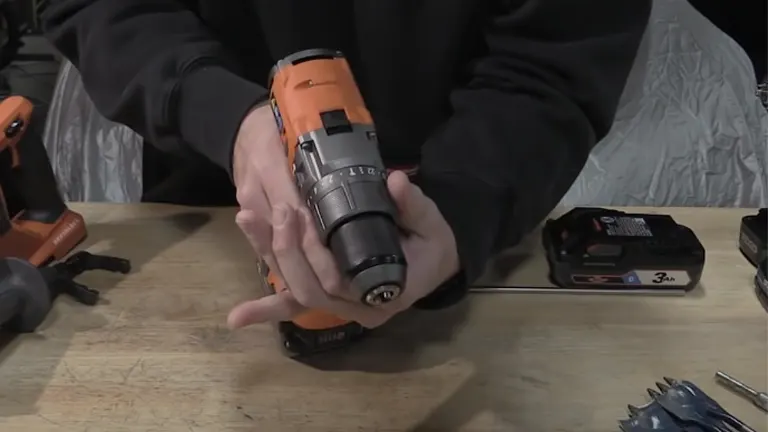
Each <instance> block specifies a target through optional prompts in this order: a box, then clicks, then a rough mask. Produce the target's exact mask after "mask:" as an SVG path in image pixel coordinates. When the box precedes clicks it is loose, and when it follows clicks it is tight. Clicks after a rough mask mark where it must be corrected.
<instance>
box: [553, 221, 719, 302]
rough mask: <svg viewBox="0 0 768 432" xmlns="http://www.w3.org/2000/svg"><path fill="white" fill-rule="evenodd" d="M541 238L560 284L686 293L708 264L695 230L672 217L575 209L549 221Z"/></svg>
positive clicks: (556, 279) (694, 284) (574, 287)
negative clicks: (705, 263)
mask: <svg viewBox="0 0 768 432" xmlns="http://www.w3.org/2000/svg"><path fill="white" fill-rule="evenodd" d="M542 239H543V243H544V247H545V250H546V252H547V260H548V261H549V268H550V278H551V279H552V282H553V283H555V284H556V285H558V286H560V287H562V288H569V289H579V288H581V289H585V290H590V291H593V290H598V291H599V290H602V289H604V290H606V291H616V290H619V291H632V290H637V291H648V290H653V291H681V292H685V291H690V290H691V289H693V288H694V287H695V286H696V285H697V284H698V282H699V280H700V279H701V273H702V270H703V268H704V261H705V252H704V247H703V246H702V245H701V242H700V241H699V239H698V238H697V237H696V234H695V233H694V232H693V231H692V230H691V229H689V228H687V227H685V226H683V225H680V224H678V223H677V222H675V221H674V219H673V218H672V217H671V216H668V215H657V214H629V213H625V212H622V211H618V210H609V209H603V208H575V209H573V210H571V211H570V212H568V213H566V214H565V215H563V216H561V217H560V218H557V219H551V220H548V221H547V222H546V224H545V226H544V231H543V235H542Z"/></svg>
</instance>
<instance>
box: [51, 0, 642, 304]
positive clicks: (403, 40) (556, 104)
mask: <svg viewBox="0 0 768 432" xmlns="http://www.w3.org/2000/svg"><path fill="white" fill-rule="evenodd" d="M650 10H651V0H624V1H621V0H332V1H318V0H314V1H309V0H306V1H301V0H198V1H195V0H54V1H52V2H51V3H50V6H49V7H48V9H47V11H46V13H45V14H44V24H45V26H46V31H47V35H48V37H49V38H50V40H51V41H52V42H53V44H54V45H55V46H56V47H57V48H58V49H59V50H60V51H61V53H62V54H63V55H64V56H65V57H66V58H67V59H69V60H70V61H71V62H72V63H73V64H74V65H75V66H76V67H77V69H78V70H79V71H80V73H81V75H82V78H83V82H84V85H85V88H86V90H87V91H88V93H89V95H90V97H91V99H92V100H93V102H94V104H95V106H96V107H97V108H98V110H99V111H100V112H101V113H102V114H103V115H104V116H105V117H106V118H108V119H111V120H113V121H116V122H118V123H122V124H125V125H127V126H128V127H130V128H132V129H133V130H135V131H136V132H137V133H139V134H140V135H142V136H143V137H144V139H145V142H146V143H149V144H151V145H153V146H154V147H155V148H157V149H159V150H160V152H162V153H166V154H173V155H180V156H181V158H180V159H172V160H174V161H176V162H173V163H172V164H171V166H166V167H163V168H158V167H157V166H155V167H148V166H146V165H145V184H144V187H145V198H147V197H148V196H152V198H151V199H150V198H147V199H149V200H153V201H166V202H179V203H188V202H187V201H188V200H185V199H184V198H183V197H184V196H187V195H195V196H200V194H201V191H203V190H208V191H209V192H210V191H212V192H211V195H213V196H218V197H221V196H226V197H230V199H231V197H234V194H233V190H234V187H233V186H232V184H231V181H230V176H231V163H232V162H231V159H232V147H233V142H234V138H235V136H236V133H237V130H238V127H239V125H240V122H241V121H242V119H243V117H244V116H245V114H246V113H247V112H248V111H249V109H250V108H252V107H253V106H254V105H256V104H258V103H261V102H262V101H264V100H265V99H266V98H267V96H268V91H267V89H266V88H265V85H266V80H267V78H268V74H269V70H270V68H271V67H272V65H273V64H274V63H275V62H276V61H277V60H279V59H281V58H283V57H285V56H287V55H289V54H292V53H295V52H297V51H300V50H303V49H310V48H329V49H336V50H340V51H342V52H343V53H344V54H345V55H346V56H347V58H348V60H349V62H350V64H351V66H352V69H353V72H354V74H355V78H356V80H357V81H358V85H359V86H360V89H361V91H362V94H363V97H364V99H365V102H366V104H367V105H368V108H369V110H370V111H371V114H372V115H373V118H374V121H375V122H376V127H377V133H378V137H379V140H380V145H381V152H382V156H383V157H384V160H385V162H386V163H387V164H389V165H391V166H398V165H410V164H418V165H419V166H420V171H419V176H418V179H417V182H418V184H419V185H420V186H421V187H422V189H423V190H424V192H425V193H426V194H427V196H429V197H430V198H431V199H432V200H434V201H435V203H436V204H437V206H438V208H439V209H440V211H441V212H442V214H443V216H444V217H445V219H446V220H447V222H448V223H449V225H450V226H451V227H452V229H453V232H454V235H455V237H456V241H457V245H458V252H459V256H460V260H461V266H462V272H461V275H460V277H459V279H460V280H462V283H458V284H454V286H461V287H466V285H467V284H468V283H470V282H472V281H474V280H475V279H476V278H477V277H478V276H479V275H480V273H481V272H482V270H483V268H484V264H485V262H486V261H487V259H488V258H489V257H490V255H491V254H492V253H493V252H494V251H496V249H497V248H499V247H502V246H508V245H510V244H514V243H516V242H517V241H519V240H520V238H521V237H522V236H523V235H524V234H526V233H527V232H529V231H530V230H532V229H533V228H534V227H535V226H536V225H537V224H538V223H539V222H540V221H541V220H542V219H543V218H544V217H546V215H547V214H548V213H549V212H550V211H551V210H552V209H553V208H554V207H555V206H556V205H557V203H558V202H559V200H560V199H561V198H562V196H563V195H564V194H565V192H567V190H568V188H569V187H570V186H571V184H572V183H573V181H574V180H575V178H576V177H577V175H578V174H579V172H580V171H581V169H582V168H583V166H584V163H585V161H586V159H587V156H588V155H589V152H590V150H591V149H592V147H593V146H594V145H595V144H596V143H597V142H598V141H599V140H600V139H601V138H602V137H604V136H605V135H606V134H607V132H608V130H609V129H610V127H611V124H612V120H613V117H614V115H615V111H616V107H617V104H618V101H619V98H620V95H621V93H622V91H623V88H624V84H625V82H626V78H627V76H628V74H629V71H630V68H631V66H632V63H633V61H634V58H635V54H636V52H637V49H638V46H639V44H640V40H641V38H642V35H643V33H644V30H645V27H646V25H647V22H648V19H649V15H650ZM146 147H147V146H145V148H146ZM146 152H147V150H145V153H146ZM200 160H205V163H200ZM190 161H192V162H190ZM166 165H167V164H166ZM158 170H159V171H163V170H167V171H168V172H167V173H159V172H157V171H158ZM151 177H159V178H164V181H157V182H155V183H156V185H153V186H151V187H150V186H149V185H148V182H147V179H148V178H151ZM171 179H175V180H173V181H172V180H171ZM179 179H180V180H179ZM201 182H205V185H202V184H201ZM148 189H155V190H154V191H153V190H148ZM227 203H229V204H236V203H235V202H234V201H228V202H227ZM198 204H205V203H200V202H198ZM454 282H455V281H454ZM448 291H450V292H447V291H446V290H438V291H437V292H436V293H434V294H433V295H432V296H430V297H428V298H427V299H426V300H425V301H424V302H422V305H423V307H442V306H446V305H448V304H452V303H454V302H455V301H457V300H458V299H459V298H460V297H461V296H462V294H463V292H464V291H465V289H462V288H458V289H453V290H448Z"/></svg>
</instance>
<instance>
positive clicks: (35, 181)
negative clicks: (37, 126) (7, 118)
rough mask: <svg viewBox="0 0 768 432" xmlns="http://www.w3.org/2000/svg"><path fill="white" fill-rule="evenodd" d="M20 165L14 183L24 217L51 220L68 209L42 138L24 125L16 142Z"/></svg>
mask: <svg viewBox="0 0 768 432" xmlns="http://www.w3.org/2000/svg"><path fill="white" fill-rule="evenodd" d="M17 152H18V155H19V162H20V163H19V166H17V167H16V168H14V177H15V183H16V185H17V186H18V189H19V193H20V194H21V196H22V199H23V200H24V212H23V213H22V214H21V215H20V218H21V219H23V220H29V221H35V222H41V223H46V224H48V223H54V222H56V221H57V220H58V219H59V217H61V215H62V214H63V213H64V212H65V211H66V210H67V207H66V205H65V204H64V200H63V199H62V198H61V193H60V192H59V187H58V184H57V182H56V176H55V175H54V174H53V169H52V168H51V162H50V159H49V158H48V153H47V152H46V150H45V146H44V145H43V141H42V140H41V139H40V137H39V136H38V135H37V134H35V133H34V131H33V130H32V129H31V128H29V126H28V127H27V130H26V131H25V133H24V136H22V137H21V140H20V141H19V143H18V144H17Z"/></svg>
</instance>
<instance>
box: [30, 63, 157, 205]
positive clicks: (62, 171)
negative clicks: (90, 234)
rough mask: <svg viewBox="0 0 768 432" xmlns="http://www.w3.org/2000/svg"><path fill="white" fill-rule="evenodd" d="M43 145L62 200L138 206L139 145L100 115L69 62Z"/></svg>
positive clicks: (125, 130) (131, 134)
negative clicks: (134, 204) (132, 203)
mask: <svg viewBox="0 0 768 432" xmlns="http://www.w3.org/2000/svg"><path fill="white" fill-rule="evenodd" d="M43 141H44V142H45V146H46V149H47V150H48V155H49V157H50V159H51V165H53V172H54V173H55V174H56V178H57V179H58V181H59V188H60V189H61V192H62V194H63V195H64V197H65V199H66V200H68V201H74V202H118V203H122V202H138V201H140V200H141V191H142V188H141V169H142V148H143V146H142V143H143V140H142V139H141V137H140V136H139V135H137V134H136V133H135V132H134V131H133V130H131V129H129V128H128V127H126V126H123V125H120V124H117V123H114V122H111V121H109V120H107V119H106V118H104V117H103V116H102V115H101V114H99V112H98V111H97V110H96V107H94V105H93V102H91V99H90V98H89V97H88V94H87V93H86V92H85V89H84V88H83V83H82V80H81V79H80V73H79V72H78V71H77V69H75V68H74V66H72V64H71V63H69V62H64V63H63V64H62V67H61V70H60V71H59V76H58V79H57V82H56V88H55V90H54V94H53V98H52V101H51V106H50V108H49V111H48V119H47V121H46V124H45V133H44V135H43Z"/></svg>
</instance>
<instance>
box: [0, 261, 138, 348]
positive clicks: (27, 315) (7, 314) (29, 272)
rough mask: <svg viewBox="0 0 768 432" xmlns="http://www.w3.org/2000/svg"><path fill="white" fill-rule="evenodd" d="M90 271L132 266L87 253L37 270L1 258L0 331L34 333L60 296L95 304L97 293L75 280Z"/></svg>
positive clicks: (25, 263) (125, 270) (124, 269)
mask: <svg viewBox="0 0 768 432" xmlns="http://www.w3.org/2000/svg"><path fill="white" fill-rule="evenodd" d="M91 270H105V271H109V272H115V273H122V274H126V273H128V272H130V270H131V263H130V261H128V260H126V259H122V258H116V257H110V256H103V255H94V254H91V253H88V252H77V253H75V254H73V255H71V256H70V257H69V258H67V259H66V260H64V261H61V262H58V263H54V264H52V265H49V266H46V267H40V268H38V267H35V266H34V265H32V264H31V263H29V262H28V261H25V260H22V259H18V258H3V259H0V328H2V329H3V330H8V331H12V332H16V333H29V332H33V331H35V329H37V327H38V326H39V325H40V324H41V323H42V322H43V321H44V320H45V317H46V316H47V315H48V312H49V311H50V309H51V306H52V303H53V300H55V299H56V297H57V296H58V295H60V294H66V295H68V296H70V297H72V298H74V299H75V300H76V301H78V302H80V303H82V304H85V305H89V306H92V305H95V304H96V303H97V302H98V299H99V292H98V291H96V290H93V289H91V288H88V287H86V286H85V285H83V284H80V283H78V282H76V281H75V280H74V279H75V278H76V277H77V276H79V275H80V274H82V273H84V272H87V271H91Z"/></svg>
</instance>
